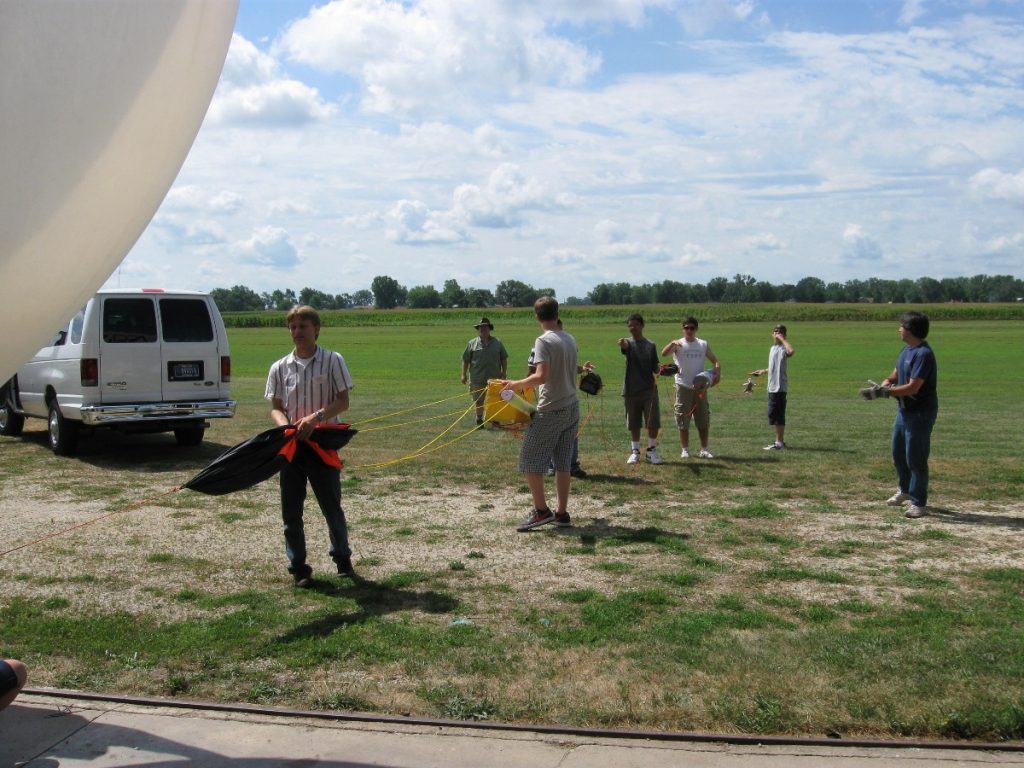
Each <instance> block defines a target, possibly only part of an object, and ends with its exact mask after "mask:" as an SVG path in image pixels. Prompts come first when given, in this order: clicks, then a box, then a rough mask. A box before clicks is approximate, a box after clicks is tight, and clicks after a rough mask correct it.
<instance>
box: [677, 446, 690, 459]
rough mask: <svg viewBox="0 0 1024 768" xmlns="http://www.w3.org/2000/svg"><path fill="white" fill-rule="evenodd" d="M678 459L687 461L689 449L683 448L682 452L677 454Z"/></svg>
mask: <svg viewBox="0 0 1024 768" xmlns="http://www.w3.org/2000/svg"><path fill="white" fill-rule="evenodd" d="M679 458H680V459H688V458H690V449H689V448H683V450H682V452H681V453H680V454H679Z"/></svg>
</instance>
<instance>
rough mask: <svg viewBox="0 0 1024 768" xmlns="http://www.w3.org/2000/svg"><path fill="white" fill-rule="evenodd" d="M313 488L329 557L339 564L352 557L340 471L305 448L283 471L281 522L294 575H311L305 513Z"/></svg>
mask: <svg viewBox="0 0 1024 768" xmlns="http://www.w3.org/2000/svg"><path fill="white" fill-rule="evenodd" d="M307 480H308V481H309V485H310V486H312V488H313V494H314V495H315V496H316V500H317V503H318V504H319V505H320V511H321V512H323V515H324V519H325V520H326V521H327V531H328V534H329V535H330V538H331V549H330V554H331V557H332V558H333V559H334V561H335V562H336V563H337V562H339V561H340V560H341V558H342V557H351V556H352V550H351V549H349V546H348V526H347V525H346V523H345V510H343V509H342V508H341V471H340V470H338V469H335V468H334V467H328V466H327V465H326V464H324V463H323V462H322V461H320V459H318V458H317V457H316V456H315V455H313V453H312V451H310V450H309V449H308V448H306V447H305V446H303V445H301V444H300V445H299V450H298V451H296V453H295V458H294V459H293V460H292V462H291V463H289V464H286V465H285V466H284V468H283V469H282V470H281V519H282V520H283V521H284V551H285V554H286V555H287V556H288V562H289V566H288V570H289V571H290V572H291V573H309V572H310V568H309V566H308V565H306V530H305V527H304V525H303V522H302V510H303V506H304V505H305V502H306V481H307Z"/></svg>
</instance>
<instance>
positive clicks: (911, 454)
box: [892, 408, 938, 507]
mask: <svg viewBox="0 0 1024 768" xmlns="http://www.w3.org/2000/svg"><path fill="white" fill-rule="evenodd" d="M937 415H938V411H937V410H931V411H923V412H920V411H919V412H913V411H904V410H903V409H902V408H900V409H899V410H898V411H896V421H895V422H894V423H893V425H892V461H893V464H895V465H896V479H897V480H898V481H899V484H900V491H901V492H902V493H907V494H910V503H911V504H915V505H917V506H919V507H923V506H925V505H926V504H927V503H928V454H929V453H930V452H931V443H932V427H934V426H935V417H936V416H937Z"/></svg>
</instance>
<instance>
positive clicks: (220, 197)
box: [210, 190, 242, 213]
mask: <svg viewBox="0 0 1024 768" xmlns="http://www.w3.org/2000/svg"><path fill="white" fill-rule="evenodd" d="M241 208H242V196H241V195H240V194H238V193H237V192H232V191H229V190H225V191H223V192H220V193H218V194H216V195H214V196H213V197H212V198H210V210H211V211H213V212H214V213H237V212H238V211H239V210H240V209H241Z"/></svg>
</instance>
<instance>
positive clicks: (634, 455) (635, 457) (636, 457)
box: [626, 448, 640, 464]
mask: <svg viewBox="0 0 1024 768" xmlns="http://www.w3.org/2000/svg"><path fill="white" fill-rule="evenodd" d="M638 461H640V449H639V448H634V449H633V450H632V451H630V453H629V458H628V459H626V463H627V464H636V463H637V462H638Z"/></svg>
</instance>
